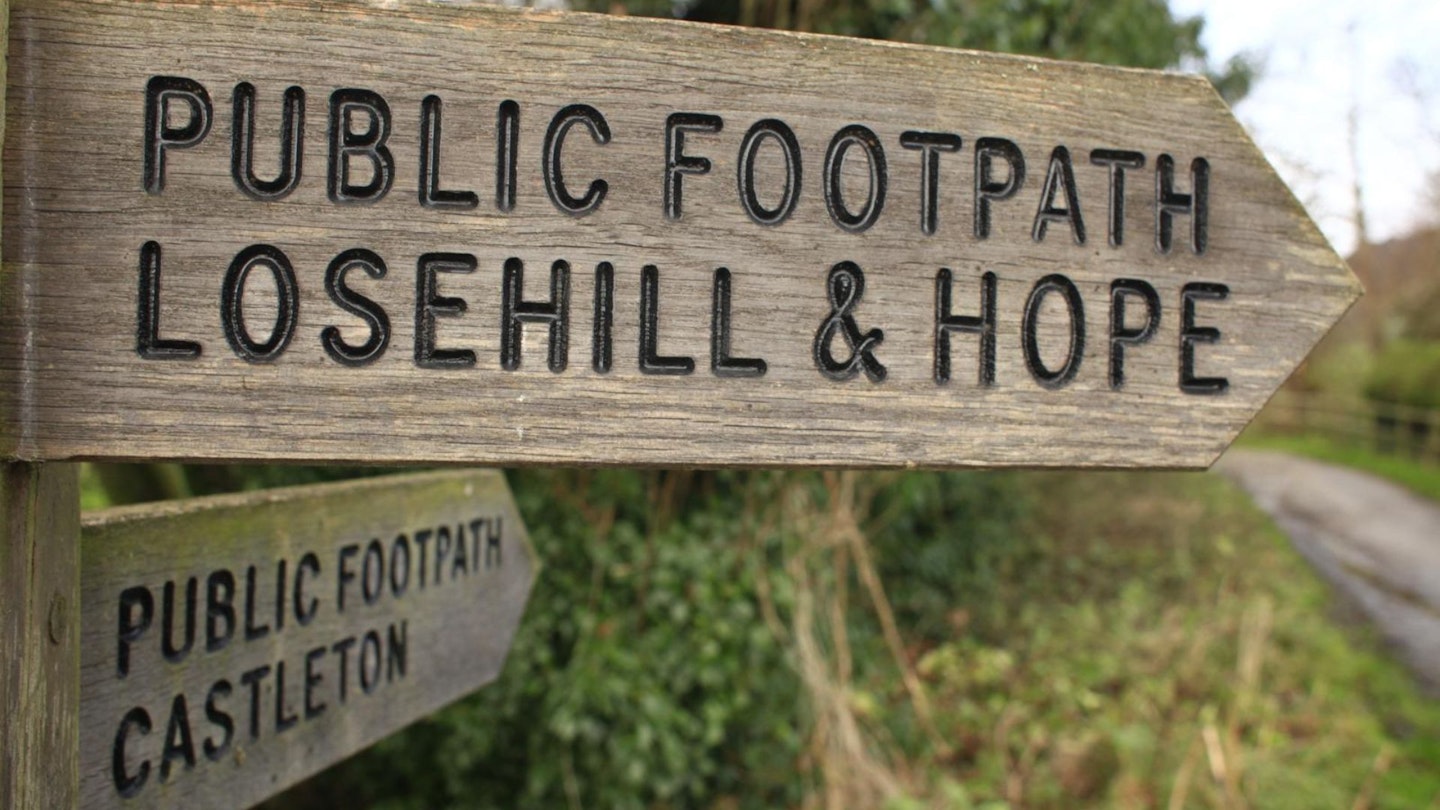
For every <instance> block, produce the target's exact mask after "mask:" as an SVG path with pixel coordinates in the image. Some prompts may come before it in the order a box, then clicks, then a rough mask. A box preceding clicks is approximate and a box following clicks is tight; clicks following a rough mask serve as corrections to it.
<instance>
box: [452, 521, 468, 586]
mask: <svg viewBox="0 0 1440 810" xmlns="http://www.w3.org/2000/svg"><path fill="white" fill-rule="evenodd" d="M461 574H465V575H467V576H468V575H469V574H470V552H469V550H468V549H467V548H466V545H465V524H463V523H457V524H455V560H454V562H452V563H450V580H451V581H452V582H453V581H454V580H455V577H457V576H459V575H461Z"/></svg>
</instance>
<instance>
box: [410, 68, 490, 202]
mask: <svg viewBox="0 0 1440 810" xmlns="http://www.w3.org/2000/svg"><path fill="white" fill-rule="evenodd" d="M443 110H444V105H443V103H442V102H441V101H440V97H439V96H437V95H433V94H432V95H428V96H426V97H425V98H423V99H421V101H420V189H419V194H420V204H421V205H422V206H424V207H426V208H443V209H450V210H455V211H469V210H470V209H472V208H476V207H478V206H479V205H480V195H478V194H476V193H475V192H473V191H454V190H448V189H442V188H440V133H441V124H442V123H443V121H444V117H443Z"/></svg>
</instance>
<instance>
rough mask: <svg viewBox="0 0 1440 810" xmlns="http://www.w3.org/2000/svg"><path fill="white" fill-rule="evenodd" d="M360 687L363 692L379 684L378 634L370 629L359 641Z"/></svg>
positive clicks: (369, 691)
mask: <svg viewBox="0 0 1440 810" xmlns="http://www.w3.org/2000/svg"><path fill="white" fill-rule="evenodd" d="M359 664H360V666H359V670H360V689H361V690H362V691H363V692H364V693H365V694H367V695H368V694H370V693H372V692H374V691H375V687H377V686H379V685H380V634H379V633H377V632H376V631H374V630H371V631H369V632H367V633H366V634H365V637H364V640H363V641H361V642H360V661H359Z"/></svg>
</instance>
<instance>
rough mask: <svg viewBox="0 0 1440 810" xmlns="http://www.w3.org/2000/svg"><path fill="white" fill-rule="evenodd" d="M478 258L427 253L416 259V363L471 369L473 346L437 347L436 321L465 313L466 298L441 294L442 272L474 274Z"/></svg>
mask: <svg viewBox="0 0 1440 810" xmlns="http://www.w3.org/2000/svg"><path fill="white" fill-rule="evenodd" d="M476 266H477V265H476V261H475V257H474V256H472V255H471V254H469V253H425V254H422V255H421V256H420V259H419V260H418V261H417V262H416V273H415V365H416V366H419V367H420V368H470V367H471V366H473V365H475V352H473V351H471V350H470V349H439V348H436V347H435V320H436V318H437V317H438V316H441V315H445V316H451V317H458V316H460V315H464V314H465V309H466V304H465V299H463V298H455V297H453V296H448V295H447V296H442V295H440V294H439V293H438V292H437V291H436V288H437V286H438V285H437V283H436V277H437V276H438V274H440V273H473V272H475V267H476Z"/></svg>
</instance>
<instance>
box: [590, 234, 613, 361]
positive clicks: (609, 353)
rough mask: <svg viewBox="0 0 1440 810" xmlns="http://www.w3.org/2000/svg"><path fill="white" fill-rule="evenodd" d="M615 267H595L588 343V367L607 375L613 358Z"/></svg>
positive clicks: (599, 265) (603, 264)
mask: <svg viewBox="0 0 1440 810" xmlns="http://www.w3.org/2000/svg"><path fill="white" fill-rule="evenodd" d="M614 338H615V267H614V265H612V264H610V262H600V263H599V264H597V265H595V319H594V331H593V334H592V337H591V341H590V367H591V368H593V369H595V373H596V374H608V373H610V368H611V366H612V365H613V364H614V357H615V350H614V347H615V339H614Z"/></svg>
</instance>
